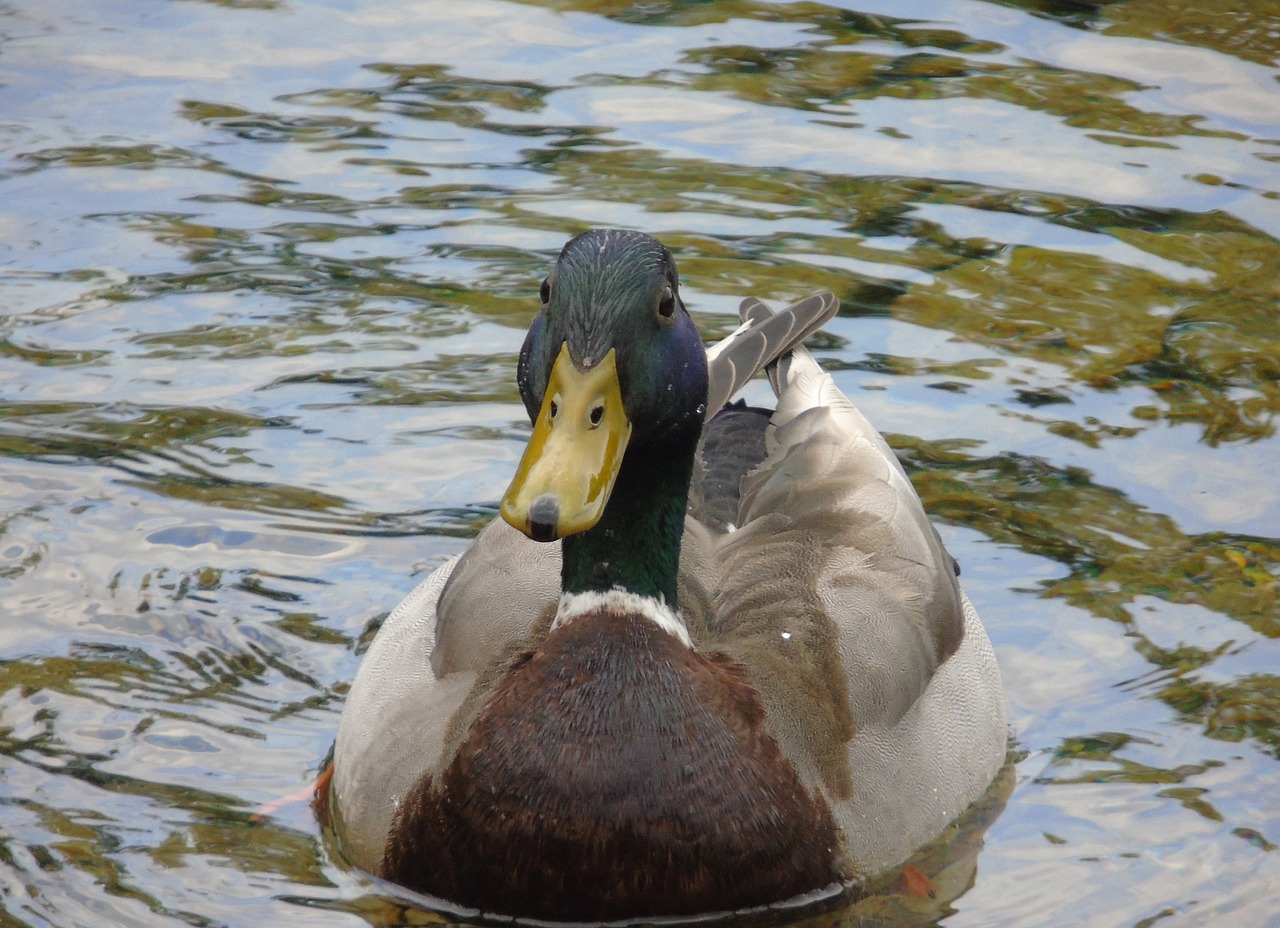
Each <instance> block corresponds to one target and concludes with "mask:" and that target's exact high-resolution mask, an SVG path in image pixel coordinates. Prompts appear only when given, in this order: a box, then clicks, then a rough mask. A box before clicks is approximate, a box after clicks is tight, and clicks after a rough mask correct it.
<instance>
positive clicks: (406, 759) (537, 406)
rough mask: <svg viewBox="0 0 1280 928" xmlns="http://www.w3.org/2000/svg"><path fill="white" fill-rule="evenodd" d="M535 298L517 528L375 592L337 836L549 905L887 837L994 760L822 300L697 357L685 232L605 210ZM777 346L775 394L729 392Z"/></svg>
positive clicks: (891, 847) (757, 901)
mask: <svg viewBox="0 0 1280 928" xmlns="http://www.w3.org/2000/svg"><path fill="white" fill-rule="evenodd" d="M541 297H542V309H541V312H540V313H539V314H538V315H537V318H536V319H535V320H534V322H533V324H532V326H531V328H530V330H529V333H528V336H527V338H526V340H525V343H524V346H523V349H522V350H521V353H520V359H519V365H518V377H517V379H518V382H519V386H520V393H521V396H522V397H523V400H524V403H525V406H526V409H527V410H528V413H529V416H530V419H531V420H532V422H533V434H532V437H531V439H530V441H529V445H528V448H527V450H526V451H525V454H524V458H523V460H522V461H521V463H520V465H519V468H518V470H517V472H516V475H515V478H514V480H513V482H512V484H511V486H510V488H509V489H508V490H507V492H506V495H505V497H504V498H503V500H502V504H501V516H502V519H501V520H495V521H494V522H493V523H492V524H491V525H490V526H488V527H487V528H486V529H485V530H484V531H483V532H481V533H480V535H479V536H478V537H477V538H476V540H475V541H474V543H473V544H472V545H471V547H470V548H469V549H468V550H467V551H466V552H465V553H464V554H463V555H462V556H461V557H459V558H457V559H455V560H451V561H449V562H447V563H445V564H444V565H443V566H441V567H440V568H438V569H437V570H436V571H435V572H434V573H432V574H431V575H430V576H429V577H428V578H427V579H426V580H425V581H424V582H423V583H422V584H421V585H420V586H418V588H417V589H415V590H414V591H413V592H412V593H410V594H409V596H408V597H407V598H406V599H405V600H404V601H403V602H402V603H401V604H400V605H399V606H398V607H397V608H396V609H395V610H394V612H393V613H392V614H391V615H390V617H389V618H388V620H387V621H386V622H385V623H384V625H383V627H382V628H381V629H380V630H379V632H378V634H377V636H376V637H375V639H374V641H373V643H372V644H371V646H370V648H369V650H368V653H367V654H366V655H365V657H364V660H363V664H362V666H361V667H360V669H359V672H358V674H357V676H356V678H355V681H354V683H353V685H352V688H351V691H350V693H349V695H348V697H347V701H346V705H345V708H344V710H343V713H342V718H341V721H340V724H339V728H338V735H337V740H336V744H335V753H334V775H333V781H332V788H331V790H330V793H329V808H330V812H331V821H332V824H333V829H334V831H335V833H336V836H337V839H338V846H339V847H340V849H341V851H342V853H343V854H344V855H345V856H346V857H347V858H348V859H349V860H350V862H351V863H353V864H355V865H356V866H358V867H361V868H363V869H365V870H367V871H370V872H372V873H374V874H376V875H379V876H381V877H383V878H385V879H388V880H391V881H393V882H395V883H398V884H400V885H402V886H405V887H407V888H409V889H411V890H415V891H418V892H422V893H426V894H429V895H431V896H434V897H436V898H440V899H445V900H449V901H450V902H451V903H453V904H455V905H459V906H465V907H469V908H473V909H477V910H480V911H482V912H488V913H495V914H501V915H510V916H524V917H529V918H537V919H554V920H566V921H600V920H614V919H629V918H643V917H650V916H672V915H674V916H680V915H694V914H699V913H707V912H718V911H729V910H740V909H744V908H751V907H756V906H763V905H771V904H774V903H778V902H780V901H783V900H788V899H792V898H796V897H804V896H805V895H806V894H814V893H818V894H821V893H822V892H825V891H828V890H830V888H831V887H844V886H848V885H850V884H852V883H855V882H856V881H857V880H859V879H860V878H862V877H865V876H867V875H870V874H874V873H876V872H879V871H882V870H884V869H886V868H888V867H890V866H892V865H894V864H897V863H899V862H901V861H903V860H904V859H905V858H906V857H907V856H908V855H909V854H910V852H911V851H912V850H913V849H914V848H916V847H917V846H919V845H920V844H922V843H924V842H926V841H927V840H928V839H930V838H931V837H933V836H935V835H936V834H937V833H938V832H940V831H941V830H942V829H943V827H944V826H946V825H947V824H948V823H949V822H950V821H951V820H952V819H954V818H955V817H956V816H957V815H958V814H959V813H960V812H962V811H963V810H964V809H965V807H966V806H967V805H968V804H969V803H971V802H972V801H973V800H974V799H975V798H977V797H978V796H979V795H980V794H981V793H982V792H983V790H984V789H985V788H986V787H987V785H988V784H989V783H990V782H991V780H992V778H993V776H994V775H995V773H996V772H997V771H998V769H999V768H1000V766H1001V764H1002V762H1003V760H1004V757H1005V750H1006V731H1005V709H1004V697H1003V693H1002V689H1001V684H1000V675H999V671H998V669H997V667H996V662H995V659H994V656H993V654H992V650H991V645H990V643H989V641H988V639H987V635H986V633H985V631H984V630H983V627H982V624H981V622H980V621H979V618H978V615H977V613H976V612H975V610H974V608H973V606H972V605H971V604H970V602H969V600H968V598H967V597H966V596H965V594H964V593H963V592H962V591H961V589H960V587H959V585H958V582H957V571H956V569H955V564H954V562H953V561H952V559H951V558H950V556H949V555H948V554H947V552H946V551H945V549H944V548H943V545H942V542H941V540H940V539H939V537H938V534H937V532H936V531H935V530H934V528H933V526H932V525H931V524H930V523H929V521H928V519H927V517H926V516H925V513H924V510H923V507H922V506H921V504H920V501H919V498H918V497H917V496H916V494H915V492H914V490H913V489H912V486H911V483H910V481H909V480H908V479H907V475H906V473H905V472H904V471H903V469H902V467H901V465H900V464H899V463H898V461H897V459H896V458H895V457H894V455H893V453H892V452H891V451H890V449H889V448H888V446H887V445H886V444H885V442H884V440H883V439H882V438H881V436H880V435H879V434H878V433H877V432H876V431H875V429H874V428H872V427H871V425H870V424H869V423H868V422H867V421H866V420H865V419H864V418H863V417H862V415H861V414H860V413H859V412H858V411H857V409H856V408H854V406H853V404H852V403H851V402H850V401H849V400H848V399H847V398H846V397H845V396H844V395H843V394H842V393H841V392H840V391H839V390H838V389H836V387H835V385H834V383H833V382H832V380H831V378H830V377H829V376H828V375H827V374H826V373H824V372H823V371H822V369H821V368H820V367H819V366H818V364H817V363H816V362H815V361H814V359H813V357H812V356H811V355H810V354H809V353H808V352H807V351H806V350H805V348H804V347H803V346H802V345H801V344H800V339H802V338H803V337H804V336H805V335H806V334H807V333H808V332H810V331H812V330H813V329H814V328H815V327H817V326H820V325H821V324H822V323H823V322H824V321H825V320H826V319H827V318H829V317H830V316H831V314H832V313H833V312H834V311H835V308H836V300H835V298H834V297H833V296H831V295H830V294H819V295H818V296H816V297H812V298H810V299H809V300H806V301H803V302H801V303H799V304H797V305H796V306H793V307H791V309H789V310H785V311H783V312H782V313H779V314H777V315H773V314H771V313H769V312H768V311H767V310H766V308H765V307H764V305H763V304H761V303H760V302H759V301H755V300H748V301H747V302H746V303H744V304H743V313H744V316H745V317H746V318H747V321H746V322H744V324H743V326H742V328H740V329H739V330H738V331H737V332H735V333H734V334H733V335H732V336H731V337H730V338H728V339H726V341H725V342H722V343H721V344H719V345H717V346H715V347H714V348H712V349H711V351H710V353H708V352H707V351H706V350H704V347H703V345H702V342H701V340H700V338H699V335H698V332H697V330H696V329H695V327H694V323H693V321H692V320H691V318H690V317H689V314H688V312H687V311H686V309H685V306H684V304H683V302H682V301H681V299H680V288H679V279H678V276H677V273H676V266H675V262H674V260H673V258H672V256H671V253H670V252H669V251H668V250H667V249H666V248H665V247H664V246H663V245H661V244H660V243H659V242H658V241H656V240H655V239H653V238H650V237H649V236H647V235H642V234H639V233H635V232H625V231H616V230H596V231H591V232H587V233H584V234H582V235H579V236H578V237H576V238H574V239H573V240H572V241H570V242H569V243H568V244H567V245H566V246H565V247H564V250H563V251H562V252H561V253H560V256H559V258H558V260H557V261H556V263H555V266H554V268H553V269H552V271H551V273H550V275H549V276H548V277H547V279H546V281H544V283H543V284H542V290H541ZM765 366H767V367H768V370H769V372H770V375H771V380H772V382H773V384H774V388H775V391H776V393H777V408H776V410H774V411H773V412H771V413H770V412H768V411H765V410H757V409H752V408H748V407H744V406H742V405H740V404H735V405H730V406H728V407H724V404H725V402H726V401H727V400H729V399H730V396H731V394H732V393H733V392H734V391H736V390H737V389H738V388H739V387H740V386H741V385H742V384H743V383H744V382H745V380H746V379H748V378H750V377H752V376H754V375H755V374H756V373H757V371H758V370H760V369H761V368H763V367H765ZM722 407H723V408H722ZM557 541H558V544H557V543H553V542H557Z"/></svg>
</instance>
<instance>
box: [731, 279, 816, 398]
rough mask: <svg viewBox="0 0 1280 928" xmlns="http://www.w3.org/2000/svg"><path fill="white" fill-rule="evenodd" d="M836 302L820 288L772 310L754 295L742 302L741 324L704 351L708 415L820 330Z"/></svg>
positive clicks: (775, 386)
mask: <svg viewBox="0 0 1280 928" xmlns="http://www.w3.org/2000/svg"><path fill="white" fill-rule="evenodd" d="M839 306H840V301H839V300H837V299H836V297H835V294H833V293H830V292H828V291H825V290H824V291H822V292H820V293H815V294H814V295H813V296H810V297H806V298H805V299H803V300H801V301H800V302H798V303H793V304H792V305H791V306H788V307H787V308H786V309H784V310H781V311H780V312H777V313H775V312H773V311H772V310H771V309H769V307H768V306H766V305H765V304H764V303H763V302H762V301H760V300H758V299H756V298H755V297H748V298H747V299H745V300H743V301H742V305H741V306H740V307H739V309H738V315H739V316H740V317H741V318H742V325H740V326H738V328H737V329H735V330H734V331H733V332H732V333H731V334H730V335H729V336H728V337H727V338H725V339H723V340H722V341H720V342H718V343H716V344H715V345H713V346H712V347H711V348H710V349H709V350H708V351H707V366H708V369H709V374H710V376H709V383H708V388H707V412H706V416H707V418H708V419H710V418H711V417H712V416H714V415H715V414H716V413H717V412H719V411H720V409H721V408H722V407H723V406H724V405H725V403H727V402H729V400H731V399H733V396H734V394H735V393H737V392H738V391H739V390H741V389H742V388H743V386H745V385H746V383H747V381H749V380H750V379H751V378H752V377H754V376H755V375H756V374H758V373H759V372H760V371H761V370H763V369H765V368H767V367H768V366H769V365H770V364H773V362H775V361H776V360H777V359H778V358H779V357H781V356H783V355H785V354H786V353H787V352H789V351H791V350H792V349H794V348H795V347H796V346H798V345H800V344H801V343H802V342H803V341H804V340H805V339H806V338H808V337H809V336H810V335H812V334H813V333H814V332H816V331H817V330H818V329H820V328H822V327H823V326H824V325H825V324H826V323H827V320H829V319H830V318H831V317H832V316H834V315H835V313H836V310H837V309H838V308H839ZM774 389H775V391H776V390H777V384H775V385H774Z"/></svg>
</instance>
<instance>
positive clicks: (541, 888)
mask: <svg viewBox="0 0 1280 928" xmlns="http://www.w3.org/2000/svg"><path fill="white" fill-rule="evenodd" d="M763 722H764V713H763V710H762V709H761V705H760V701H759V699H758V697H757V696H756V694H755V692H754V690H752V689H751V687H750V686H749V685H747V683H746V682H745V680H744V678H743V674H742V671H741V668H740V667H738V665H736V664H734V663H733V662H731V661H730V660H728V659H727V658H724V657H720V656H712V657H710V658H708V657H704V656H702V655H700V654H698V653H697V652H696V651H693V650H691V649H689V648H687V647H685V646H684V645H683V644H681V643H680V642H679V641H677V640H676V639H675V638H673V637H672V636H671V635H670V634H668V633H666V632H664V631H662V630H660V629H659V628H657V627H656V626H655V625H653V623H651V622H649V621H648V620H646V619H643V618H640V617H635V616H617V615H609V614H592V615H586V616H582V617H579V618H577V619H575V620H574V621H573V622H571V623H569V624H568V625H566V626H564V627H562V628H558V629H556V630H554V631H553V632H551V633H550V634H549V635H548V636H547V638H546V639H545V641H544V644H543V646H542V647H541V648H540V649H539V650H538V651H536V652H534V653H532V654H529V655H527V656H524V657H523V658H521V659H520V660H518V661H517V662H516V663H515V665H514V666H513V667H512V668H511V670H510V671H509V672H508V673H507V675H506V676H505V677H504V678H503V680H502V681H501V683H500V684H499V685H498V687H497V689H496V691H495V693H494V696H493V699H492V700H491V701H490V703H489V705H488V706H487V707H486V708H485V709H484V710H483V711H482V712H481V713H480V714H479V716H478V717H477V718H476V720H475V721H474V723H473V724H472V726H471V728H470V730H469V731H468V733H467V735H466V737H465V739H464V740H463V742H462V744H461V747H460V748H459V750H458V752H457V754H456V755H455V757H454V758H453V760H452V762H451V763H449V765H448V766H447V767H446V768H445V769H444V770H443V771H442V772H441V773H440V774H439V775H438V776H437V777H435V778H431V777H424V778H423V779H422V780H421V781H420V782H419V783H418V784H417V786H416V788H415V789H414V790H413V791H412V793H411V794H410V795H409V796H408V797H407V798H406V801H405V802H404V803H403V804H402V806H401V809H400V811H399V813H398V814H397V817H396V820H395V822H394V824H393V826H392V830H391V836H390V838H389V840H388V843H387V848H386V855H385V858H384V868H383V876H385V877H386V878H388V879H390V880H393V881H395V882H397V883H400V884H402V885H404V886H407V887H409V888H411V889H415V890H418V891H420V892H425V893H429V894H432V895H435V896H439V897H442V898H445V899H448V900H451V901H453V902H455V903H460V904H462V905H467V906H472V907H475V908H478V909H481V910H484V911H488V912H499V913H504V914H510V915H522V916H526V917H533V918H548V919H556V920H578V921H599V920H610V919H621V918H628V917H632V916H658V915H691V914H696V913H700V912H712V911H724V910H730V909H738V908H745V907H749V906H755V905H763V904H766V903H770V902H777V901H781V900H783V899H787V898H790V897H792V896H796V895H799V894H800V893H804V892H807V891H810V890H814V889H817V888H820V887H823V886H826V885H828V884H830V883H832V882H835V881H837V880H840V879H841V878H842V877H843V876H844V874H843V873H842V872H841V864H840V854H839V851H838V839H837V833H836V828H835V825H834V823H833V822H832V819H831V814H830V812H829V810H828V809H827V806H826V803H825V802H824V801H823V799H822V797H821V796H818V795H814V794H811V793H810V792H809V791H808V790H807V789H806V788H805V787H804V785H803V784H802V783H801V782H800V779H799V777H798V776H797V775H796V772H795V769H794V768H793V767H792V766H791V764H790V762H788V761H787V760H786V758H784V757H783V756H782V754H781V753H780V751H779V750H778V746H777V744H776V742H775V741H774V740H773V738H772V737H771V736H770V735H769V734H768V733H767V732H766V731H765V729H764V726H763Z"/></svg>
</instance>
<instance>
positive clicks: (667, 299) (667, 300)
mask: <svg viewBox="0 0 1280 928" xmlns="http://www.w3.org/2000/svg"><path fill="white" fill-rule="evenodd" d="M675 311H676V294H675V291H674V290H672V289H671V288H670V287H663V288H662V299H660V300H658V315H659V316H661V317H662V318H663V319H670V318H671V316H672V315H673V314H674V313H675Z"/></svg>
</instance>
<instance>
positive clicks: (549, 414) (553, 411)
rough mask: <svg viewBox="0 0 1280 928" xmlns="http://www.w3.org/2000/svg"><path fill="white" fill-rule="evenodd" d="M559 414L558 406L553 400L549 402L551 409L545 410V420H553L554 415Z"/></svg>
mask: <svg viewBox="0 0 1280 928" xmlns="http://www.w3.org/2000/svg"><path fill="white" fill-rule="evenodd" d="M559 412H560V404H559V403H557V402H556V401H555V400H552V401H551V408H550V409H548V410H547V418H549V419H551V420H553V421H554V420H555V417H556V414H557V413H559Z"/></svg>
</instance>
